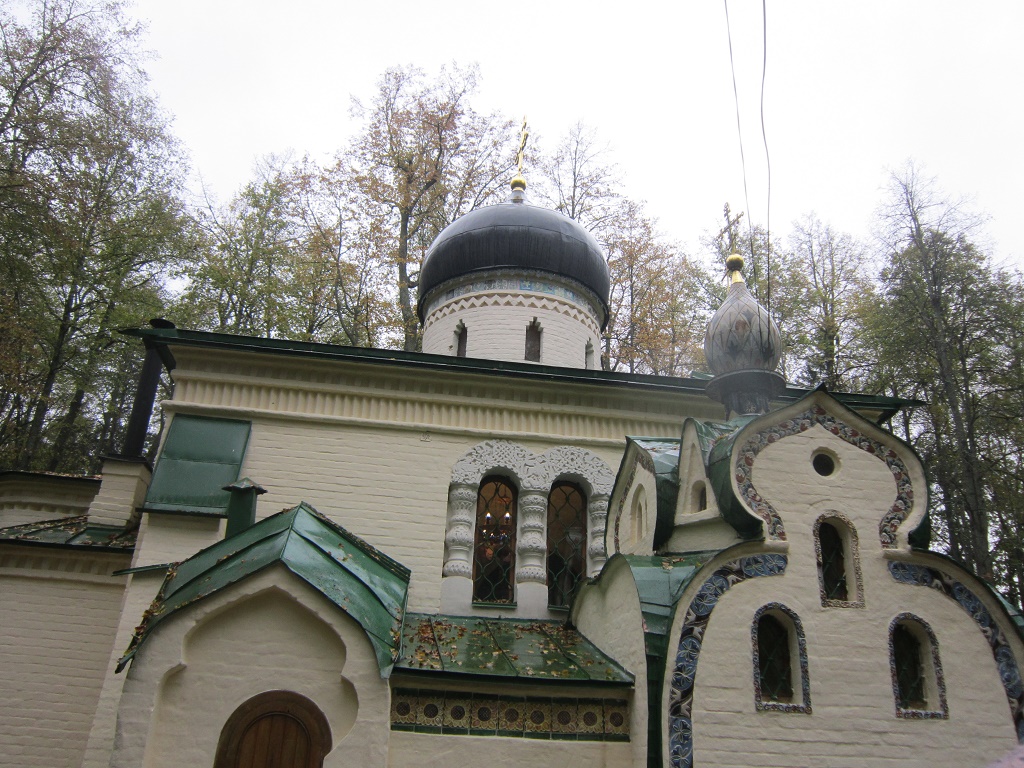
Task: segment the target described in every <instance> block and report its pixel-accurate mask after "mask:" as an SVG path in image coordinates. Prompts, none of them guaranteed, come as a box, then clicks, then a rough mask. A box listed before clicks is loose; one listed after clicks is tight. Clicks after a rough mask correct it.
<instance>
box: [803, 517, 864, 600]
mask: <svg viewBox="0 0 1024 768" xmlns="http://www.w3.org/2000/svg"><path fill="white" fill-rule="evenodd" d="M830 520H838V521H839V522H841V523H842V524H843V525H844V526H845V527H846V536H847V538H846V539H845V541H846V542H847V543H848V544H849V545H850V547H849V551H850V561H851V562H852V563H853V581H854V584H853V586H854V588H855V589H856V592H855V595H856V596H855V598H854V599H853V600H834V599H832V598H830V597H828V596H827V595H826V593H825V564H824V563H825V558H824V557H823V556H822V554H821V537H820V535H819V531H820V530H821V524H822V523H827V522H829V521H830ZM841 533H842V531H840V534H841ZM844 554H845V553H844ZM814 556H815V557H816V558H817V559H818V597H819V598H820V599H821V605H822V607H824V608H863V607H864V577H863V576H862V575H861V571H860V539H859V538H858V536H857V528H856V526H854V524H853V522H852V521H851V520H850V518H848V517H847V516H846V515H844V514H841V513H839V512H836V511H834V510H832V511H829V512H826V513H825V514H824V515H822V516H821V517H819V518H818V519H817V520H815V521H814ZM850 586H851V585H850V579H847V580H846V590H847V594H849V591H850Z"/></svg>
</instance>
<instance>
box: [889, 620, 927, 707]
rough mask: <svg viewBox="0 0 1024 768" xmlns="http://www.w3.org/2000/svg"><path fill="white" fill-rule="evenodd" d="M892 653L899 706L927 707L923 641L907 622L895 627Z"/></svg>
mask: <svg viewBox="0 0 1024 768" xmlns="http://www.w3.org/2000/svg"><path fill="white" fill-rule="evenodd" d="M892 655H893V661H894V663H895V666H896V690H897V695H898V697H899V702H898V704H899V706H900V707H901V708H902V709H927V708H928V705H927V701H926V699H925V693H924V691H925V684H924V667H923V666H922V661H923V658H922V657H923V653H922V649H921V641H920V640H919V639H918V637H917V636H916V635H915V634H914V632H913V631H912V630H911V629H910V628H909V627H908V626H907V625H906V624H897V625H896V626H895V627H894V628H893V631H892Z"/></svg>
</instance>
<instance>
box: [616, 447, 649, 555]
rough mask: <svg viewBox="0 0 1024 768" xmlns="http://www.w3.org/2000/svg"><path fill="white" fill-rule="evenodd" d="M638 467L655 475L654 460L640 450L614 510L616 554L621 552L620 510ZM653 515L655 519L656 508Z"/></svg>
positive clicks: (624, 503)
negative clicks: (624, 490)
mask: <svg viewBox="0 0 1024 768" xmlns="http://www.w3.org/2000/svg"><path fill="white" fill-rule="evenodd" d="M640 467H643V468H644V469H646V470H647V471H648V472H650V473H651V474H652V475H654V474H657V473H656V472H655V471H654V460H653V459H652V458H651V457H650V456H649V455H648V454H647V453H646V452H645V451H643V450H640V451H639V452H638V453H637V455H636V461H635V462H633V466H632V468H631V469H630V470H629V476H628V477H627V478H626V482H625V484H623V486H622V487H623V488H625V489H626V492H624V493H623V494H622V496H620V497H619V506H618V508H617V509H616V510H615V551H616V552H619V551H621V550H620V549H619V521H621V520H622V508H623V507H624V506H625V505H626V497H627V496H629V495H630V494H629V493H628V492H629V491H630V490H631V489H632V488H633V480H634V479H635V478H636V471H637V469H639V468H640ZM654 514H655V517H657V514H658V510H657V507H655V510H654Z"/></svg>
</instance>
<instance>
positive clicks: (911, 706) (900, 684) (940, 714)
mask: <svg viewBox="0 0 1024 768" xmlns="http://www.w3.org/2000/svg"><path fill="white" fill-rule="evenodd" d="M889 666H890V670H891V672H892V692H893V696H894V697H895V699H896V716H897V717H907V718H915V719H916V718H922V717H934V718H946V717H948V716H949V710H948V708H947V706H946V685H945V682H944V681H943V679H942V664H941V663H940V661H939V646H938V642H937V641H936V639H935V634H934V633H933V632H932V630H931V627H929V626H928V625H927V624H925V623H924V622H923V621H922V620H921V619H919V618H918V617H916V616H914V615H912V614H909V613H901V614H900V615H899V616H897V617H896V618H895V619H893V620H892V623H891V624H890V625H889Z"/></svg>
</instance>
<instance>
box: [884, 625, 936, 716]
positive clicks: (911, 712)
mask: <svg viewBox="0 0 1024 768" xmlns="http://www.w3.org/2000/svg"><path fill="white" fill-rule="evenodd" d="M909 622H913V623H914V624H917V625H918V626H919V627H920V628H921V629H922V630H924V633H925V634H926V635H927V636H928V646H929V648H930V650H931V656H932V673H933V674H934V675H935V688H936V690H937V691H938V695H939V708H938V709H909V708H905V707H901V706H900V683H899V678H898V677H897V675H896V646H895V645H894V644H893V634H892V633H893V632H894V631H895V629H896V627H897V625H899V624H905V623H909ZM889 673H890V674H891V675H892V697H893V701H894V702H895V704H896V717H902V718H905V719H907V720H948V719H949V705H948V704H947V703H946V678H945V677H944V676H943V674H942V662H941V661H940V660H939V641H938V638H936V637H935V633H934V632H932V628H931V627H930V626H929V625H928V622H927V621H925V620H924V619H922V618H921V617H920V616H915V615H914V614H912V613H906V612H904V613H900V614H898V615H897V616H896V617H895V618H894V619H893V620H892V621H891V622H889Z"/></svg>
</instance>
